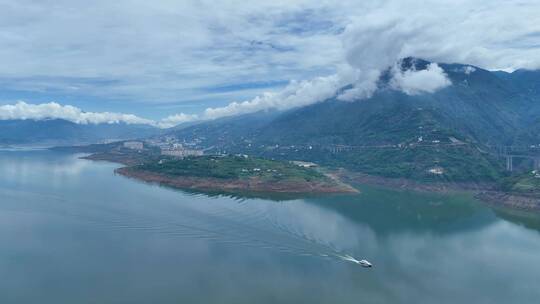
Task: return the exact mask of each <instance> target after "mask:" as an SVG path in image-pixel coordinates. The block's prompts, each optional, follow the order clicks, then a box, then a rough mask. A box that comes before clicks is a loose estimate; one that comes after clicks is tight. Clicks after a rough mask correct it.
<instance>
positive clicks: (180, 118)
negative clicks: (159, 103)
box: [157, 113, 199, 128]
mask: <svg viewBox="0 0 540 304" xmlns="http://www.w3.org/2000/svg"><path fill="white" fill-rule="evenodd" d="M198 119H199V116H198V115H196V114H185V113H180V114H175V115H171V116H168V117H166V118H164V119H162V120H161V121H160V122H159V123H157V125H158V126H159V127H160V128H171V127H174V126H177V125H179V124H182V123H185V122H191V121H196V120H198Z"/></svg>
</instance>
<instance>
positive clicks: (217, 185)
mask: <svg viewBox="0 0 540 304" xmlns="http://www.w3.org/2000/svg"><path fill="white" fill-rule="evenodd" d="M139 157H140V156H139V155H132V156H131V157H126V155H122V154H112V155H111V153H99V152H98V153H93V154H90V155H87V156H84V157H82V158H83V159H88V160H93V161H110V162H114V163H119V164H123V165H125V166H126V167H122V168H118V169H116V170H115V173H118V174H120V175H122V176H126V177H128V178H134V179H137V180H141V181H143V182H148V183H154V184H159V185H164V186H169V187H172V188H177V189H184V190H199V191H223V192H231V193H238V192H252V193H276V194H287V193H289V194H340V193H341V194H350V193H359V192H360V191H359V190H358V189H356V188H354V187H353V186H351V185H354V184H360V185H362V184H365V185H371V186H380V187H386V188H389V189H393V190H398V191H399V190H403V191H405V190H407V191H416V192H427V193H441V194H449V193H452V192H469V193H471V194H472V195H473V196H474V198H475V199H477V200H479V201H481V202H482V203H485V204H487V205H489V206H493V207H504V208H510V209H514V210H522V211H527V212H540V198H538V197H534V196H530V195H529V196H527V195H526V194H521V193H508V192H504V191H500V190H498V189H497V184H496V183H493V182H492V183H487V182H482V183H478V182H419V181H414V180H410V179H406V178H389V177H382V176H374V175H369V174H365V173H360V172H351V171H347V170H344V169H337V170H329V169H325V170H320V171H319V172H321V173H323V174H324V175H326V176H327V177H328V178H329V179H331V180H332V181H333V182H334V183H335V184H328V183H323V182H317V183H308V182H268V181H262V180H257V179H245V180H242V179H238V180H236V179H233V180H225V179H217V178H202V177H190V176H186V177H177V176H166V175H163V174H159V173H156V172H149V171H136V170H134V169H133V168H132V167H131V166H133V165H137V164H139V163H140V162H141V158H139Z"/></svg>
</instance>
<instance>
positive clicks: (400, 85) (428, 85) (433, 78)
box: [390, 63, 452, 95]
mask: <svg viewBox="0 0 540 304" xmlns="http://www.w3.org/2000/svg"><path fill="white" fill-rule="evenodd" d="M393 70H394V73H393V77H392V79H391V80H390V86H391V87H392V88H394V89H396V90H400V91H403V92H404V93H406V94H408V95H416V94H420V93H433V92H435V91H437V90H439V89H442V88H444V87H447V86H449V85H451V84H452V82H451V81H450V79H448V76H447V75H446V74H445V73H444V70H443V69H442V68H441V67H440V66H439V65H438V64H436V63H431V64H429V65H428V66H427V68H426V69H425V70H418V71H416V70H414V69H411V70H405V71H401V70H400V69H399V68H398V67H394V69H393Z"/></svg>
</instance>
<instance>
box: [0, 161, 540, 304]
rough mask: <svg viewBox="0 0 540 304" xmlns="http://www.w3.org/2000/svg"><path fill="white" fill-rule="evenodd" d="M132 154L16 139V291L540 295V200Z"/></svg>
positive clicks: (237, 298)
mask: <svg viewBox="0 0 540 304" xmlns="http://www.w3.org/2000/svg"><path fill="white" fill-rule="evenodd" d="M118 166H119V165H117V164H112V163H106V162H92V161H88V160H81V159H78V156H77V155H68V154H58V153H53V152H48V151H2V152H0V244H1V245H0V303H3V304H5V303H40V304H43V303H51V304H52V303H54V304H59V303H79V304H81V303H237V304H238V303H416V304H418V303H452V304H454V303H490V304H493V303H538V301H539V299H540V288H538V287H539V286H540V217H539V216H535V215H526V214H520V213H517V212H509V211H504V210H492V209H490V208H488V207H486V206H484V205H482V204H481V203H478V202H476V201H474V200H473V199H472V198H471V197H470V196H469V195H465V194H464V195H439V194H418V193H413V192H405V191H392V190H389V189H381V188H373V187H366V186H358V188H359V189H360V190H361V193H360V194H355V195H334V196H321V197H312V198H304V199H291V200H279V199H275V200H272V199H256V198H241V197H230V196H226V195H219V194H214V195H205V194H200V193H189V192H183V191H178V190H173V189H168V188H164V187H159V186H156V185H150V184H145V183H142V182H138V181H135V180H132V179H128V178H125V177H122V176H119V175H115V174H114V172H113V170H114V169H115V168H117V167H118ZM347 256H351V257H353V258H355V259H367V260H369V261H370V262H372V263H373V265H374V267H373V268H370V269H368V268H362V267H360V266H358V265H357V264H354V263H352V262H350V261H347V259H346V257H347Z"/></svg>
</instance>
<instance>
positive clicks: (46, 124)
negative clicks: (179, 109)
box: [0, 119, 161, 146]
mask: <svg viewBox="0 0 540 304" xmlns="http://www.w3.org/2000/svg"><path fill="white" fill-rule="evenodd" d="M160 132H161V130H160V129H158V128H155V127H152V126H148V125H137V124H125V123H118V124H117V123H115V124H76V123H74V122H71V121H67V120H63V119H47V120H30V119H27V120H0V144H3V145H23V144H24V145H45V146H48V145H71V144H87V143H96V142H101V141H105V140H123V139H133V138H142V137H148V136H152V135H157V134H159V133H160Z"/></svg>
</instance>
